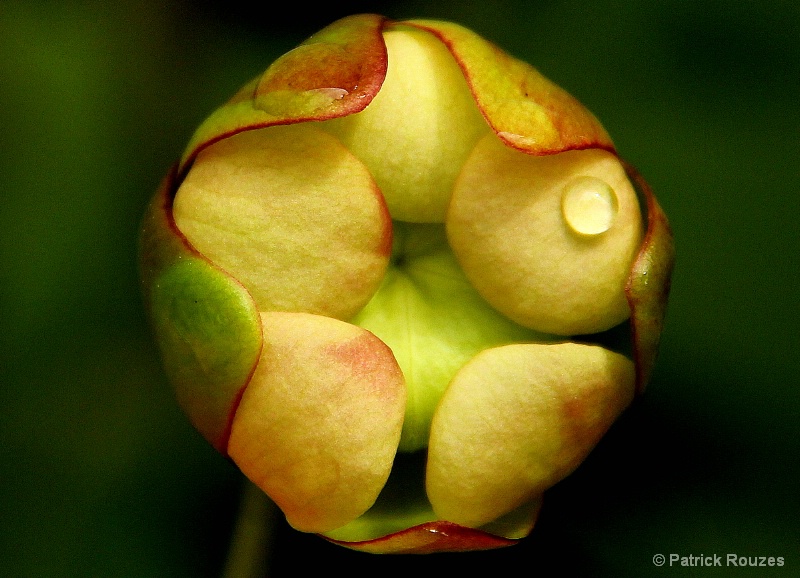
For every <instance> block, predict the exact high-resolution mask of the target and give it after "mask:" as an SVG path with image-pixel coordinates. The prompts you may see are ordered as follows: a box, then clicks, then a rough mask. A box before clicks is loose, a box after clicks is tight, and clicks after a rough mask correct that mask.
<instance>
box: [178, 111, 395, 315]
mask: <svg viewBox="0 0 800 578" xmlns="http://www.w3.org/2000/svg"><path fill="white" fill-rule="evenodd" d="M174 215H175V222H176V224H177V226H178V228H179V229H180V230H181V231H182V232H183V234H184V235H186V237H187V238H188V239H189V241H190V242H191V243H192V244H193V245H194V246H195V247H196V248H197V250H198V251H200V252H201V253H202V254H203V255H205V256H206V257H208V258H209V259H210V260H211V261H212V262H214V263H215V264H217V265H218V266H220V267H222V268H223V269H225V270H226V271H228V272H229V273H230V274H231V275H233V276H234V277H235V278H236V279H238V280H239V281H240V282H241V283H242V284H243V285H244V286H245V287H247V289H248V290H249V291H250V293H251V294H252V295H253V298H254V299H255V301H256V303H257V305H258V308H259V310H260V311H305V312H309V313H317V314H321V315H329V316H332V317H336V318H339V319H346V318H349V317H351V316H352V315H354V314H355V313H356V312H357V311H358V310H359V309H361V308H362V307H363V306H364V304H365V303H366V302H367V301H368V300H369V298H370V297H371V296H372V294H373V293H374V292H375V290H376V289H377V288H378V285H379V284H380V282H381V278H382V276H383V273H384V271H385V268H386V265H387V263H388V259H389V254H390V252H391V222H390V220H389V217H388V214H387V212H386V208H385V205H384V203H383V199H382V197H381V195H380V192H379V191H378V190H377V189H376V187H375V184H374V182H373V180H372V178H371V176H370V174H369V172H368V171H367V169H366V168H365V167H364V165H363V164H362V163H361V162H360V161H358V159H356V158H355V157H354V156H352V155H351V154H350V153H349V152H348V151H347V150H346V149H345V148H344V147H343V146H342V145H341V144H340V143H339V142H338V141H337V140H336V139H335V138H333V137H331V136H330V135H328V134H326V133H324V132H322V131H319V130H316V129H315V128H314V127H311V126H306V125H291V126H275V127H270V128H266V129H261V130H257V131H248V132H243V133H240V134H237V135H235V136H233V137H230V138H228V139H225V140H223V141H220V142H218V143H215V144H214V145H212V146H210V147H208V148H207V149H205V150H203V152H201V153H200V155H199V156H198V158H197V160H196V161H195V163H194V165H192V168H191V170H190V171H189V173H188V175H187V176H186V179H185V180H184V181H183V183H182V184H181V186H180V189H179V190H178V193H177V195H176V197H175V205H174Z"/></svg>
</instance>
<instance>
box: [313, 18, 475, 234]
mask: <svg viewBox="0 0 800 578" xmlns="http://www.w3.org/2000/svg"><path fill="white" fill-rule="evenodd" d="M384 41H385V42H386V47H387V52H388V59H389V65H388V70H387V73H386V80H385V82H384V83H383V85H382V86H381V89H380V91H379V92H378V94H377V96H376V97H375V99H374V100H373V101H372V102H371V103H370V105H369V106H368V107H367V108H365V109H364V110H363V111H361V112H359V113H358V114H353V115H351V116H346V117H341V118H337V119H336V120H333V121H331V122H329V123H326V128H327V129H328V130H330V131H331V132H333V133H334V134H336V135H337V136H338V137H339V138H340V139H341V140H342V142H344V143H345V145H346V146H347V148H348V149H350V150H351V151H352V152H353V153H354V154H355V155H356V156H357V157H358V158H360V159H361V160H363V161H364V163H365V164H366V165H367V166H368V167H369V168H370V171H371V172H372V174H373V175H374V176H375V180H376V182H377V183H378V185H379V186H380V188H381V191H382V192H383V195H384V196H385V197H386V203H387V205H388V206H389V212H390V213H391V215H392V217H393V218H394V219H398V220H402V221H411V222H417V223H421V222H439V223H441V222H442V221H444V215H445V211H446V209H447V203H448V201H449V200H450V194H451V191H452V188H453V182H454V181H455V178H456V176H457V175H458V171H459V169H460V168H461V166H462V165H463V164H464V160H465V159H466V158H467V155H469V152H470V151H471V150H472V147H473V146H474V145H475V142H476V141H477V140H478V138H479V137H480V135H482V134H483V133H485V132H487V131H488V130H489V126H488V125H487V124H486V121H485V120H484V119H483V117H482V116H481V113H480V111H479V110H478V107H477V106H476V105H475V101H474V99H473V97H472V93H471V92H470V90H469V87H468V86H467V83H466V81H465V79H464V75H463V73H462V72H461V70H460V69H459V67H458V65H457V64H456V62H455V60H454V59H453V56H452V55H451V54H450V52H448V50H447V48H446V47H445V46H444V44H442V42H441V41H440V40H439V39H437V38H436V37H435V36H433V35H432V34H429V33H428V32H424V31H421V30H416V29H409V28H405V27H400V28H394V27H393V28H389V29H387V30H386V31H385V32H384Z"/></svg>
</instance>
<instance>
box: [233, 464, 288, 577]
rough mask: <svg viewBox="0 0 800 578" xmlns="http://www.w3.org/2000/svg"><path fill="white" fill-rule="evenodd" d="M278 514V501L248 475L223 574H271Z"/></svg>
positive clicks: (248, 575)
mask: <svg viewBox="0 0 800 578" xmlns="http://www.w3.org/2000/svg"><path fill="white" fill-rule="evenodd" d="M275 514H276V509H275V505H274V504H273V503H272V502H271V501H270V499H269V498H268V497H267V495H266V494H264V492H262V491H261V490H260V489H259V488H258V487H257V486H256V485H255V484H253V483H252V482H250V480H247V479H245V480H244V487H243V488H242V498H241V503H240V505H239V514H238V516H237V518H236V524H235V526H234V528H233V536H231V545H230V549H229V550H228V559H227V560H226V562H225V568H224V570H223V573H222V578H264V577H265V576H266V575H267V562H268V559H269V546H270V543H271V542H272V530H273V526H274V524H273V522H274V518H275Z"/></svg>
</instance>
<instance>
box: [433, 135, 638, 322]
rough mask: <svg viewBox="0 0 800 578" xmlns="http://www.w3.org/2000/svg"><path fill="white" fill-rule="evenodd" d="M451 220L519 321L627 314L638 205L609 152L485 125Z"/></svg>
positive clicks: (461, 256)
mask: <svg viewBox="0 0 800 578" xmlns="http://www.w3.org/2000/svg"><path fill="white" fill-rule="evenodd" d="M446 224H447V234H448V238H449V240H450V244H451V245H452V247H453V250H454V251H455V254H456V257H457V258H458V260H459V262H460V263H461V266H462V267H463V269H464V272H465V274H466V275H467V277H468V278H469V279H470V281H471V282H472V283H473V284H474V285H475V287H476V289H477V290H478V292H479V293H480V294H481V295H482V296H483V297H484V298H485V299H486V300H487V301H488V302H489V303H490V304H491V305H492V306H494V307H495V308H496V309H497V310H498V311H500V312H501V313H503V314H505V315H507V316H508V317H509V318H511V319H513V320H514V321H516V322H517V323H519V324H521V325H524V326H526V327H530V328H532V329H536V330H538V331H543V332H547V333H555V334H558V335H575V334H583V333H595V332H599V331H603V330H606V329H609V328H611V327H613V326H615V325H617V324H619V323H621V322H622V321H624V320H625V319H627V318H628V317H629V316H630V308H629V305H628V302H627V300H626V298H625V284H626V282H627V279H628V274H629V271H630V268H631V262H632V261H633V259H634V256H635V253H636V252H637V250H638V248H639V245H640V241H641V237H642V225H641V214H640V210H639V204H638V200H637V198H636V192H635V190H634V189H633V187H632V185H631V184H630V182H629V181H628V178H627V176H626V174H625V170H624V168H623V167H622V165H621V164H620V162H619V161H618V159H617V157H616V156H614V155H613V154H612V153H609V152H607V151H604V150H601V149H587V150H580V151H567V152H564V153H559V154H555V155H547V156H533V155H528V154H524V153H521V152H519V151H517V150H514V149H512V148H509V147H507V146H505V145H504V144H503V143H502V142H500V141H499V140H498V139H497V138H496V137H495V136H494V135H488V136H487V137H485V138H484V139H483V140H482V141H481V142H480V143H479V144H478V145H477V146H476V148H475V151H474V152H473V154H472V155H471V156H470V158H469V160H468V161H467V164H466V165H465V167H464V169H463V170H462V173H461V175H460V177H459V179H458V181H457V183H456V187H455V190H454V192H453V198H452V201H451V204H450V208H449V211H448V215H447V222H446Z"/></svg>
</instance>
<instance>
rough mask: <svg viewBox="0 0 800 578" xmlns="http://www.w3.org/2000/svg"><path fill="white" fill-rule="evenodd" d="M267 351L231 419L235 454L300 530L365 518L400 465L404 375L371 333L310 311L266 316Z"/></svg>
mask: <svg viewBox="0 0 800 578" xmlns="http://www.w3.org/2000/svg"><path fill="white" fill-rule="evenodd" d="M261 319H262V323H263V326H264V330H263V331H264V348H263V351H262V354H261V359H260V361H259V364H258V366H257V368H256V370H255V373H254V374H253V377H252V379H251V381H250V384H249V385H248V387H247V389H246V390H245V392H244V394H243V395H242V400H241V402H240V404H239V408H238V410H237V412H236V415H235V417H234V420H233V426H232V430H231V437H230V442H229V445H228V454H229V455H230V456H231V458H232V459H233V460H234V461H235V462H236V464H237V465H238V466H239V468H240V469H241V470H242V472H243V473H244V474H245V475H246V476H247V477H248V478H250V480H252V481H253V483H255V484H256V485H257V486H259V487H260V488H261V489H262V490H264V492H266V493H267V494H268V495H269V496H270V497H271V498H272V499H273V500H274V501H275V502H276V503H277V504H278V506H279V507H280V508H281V509H282V510H283V512H284V514H285V515H286V518H287V520H288V522H289V523H290V524H291V525H292V526H293V527H295V528H297V529H298V530H302V531H306V532H325V531H329V530H333V529H335V528H338V527H339V526H342V525H344V524H346V523H348V522H350V521H352V520H354V519H355V518H357V517H358V516H360V515H361V514H363V513H364V512H365V511H366V510H367V509H369V507H370V506H371V505H372V504H373V503H374V502H375V499H376V498H377V496H378V494H379V493H380V491H381V489H382V488H383V486H384V484H385V483H386V480H387V478H388V476H389V472H390V470H391V467H392V462H393V459H394V455H395V452H396V450H397V444H398V442H399V440H400V432H401V429H402V421H403V412H404V407H405V386H404V383H403V376H402V373H401V371H400V369H399V367H398V366H397V363H396V361H395V359H394V357H393V356H392V353H391V351H390V350H389V348H388V347H387V346H386V345H385V344H383V343H382V342H381V341H380V340H379V339H378V338H376V337H375V336H374V335H372V334H371V333H369V332H368V331H366V330H364V329H361V328H358V327H356V326H354V325H350V324H348V323H345V322H342V321H338V320H335V319H330V318H327V317H322V316H317V315H311V314H306V313H262V314H261Z"/></svg>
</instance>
